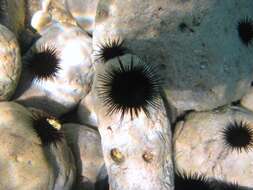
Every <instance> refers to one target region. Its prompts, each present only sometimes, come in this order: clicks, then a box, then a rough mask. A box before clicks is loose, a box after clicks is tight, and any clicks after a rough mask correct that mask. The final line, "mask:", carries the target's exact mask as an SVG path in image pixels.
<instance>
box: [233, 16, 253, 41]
mask: <svg viewBox="0 0 253 190" xmlns="http://www.w3.org/2000/svg"><path fill="white" fill-rule="evenodd" d="M237 30H238V34H239V37H240V39H241V41H242V43H243V44H245V45H246V46H249V45H250V44H251V43H252V40H253V20H252V19H251V18H249V17H245V18H244V19H243V20H240V21H239V23H238V26H237Z"/></svg>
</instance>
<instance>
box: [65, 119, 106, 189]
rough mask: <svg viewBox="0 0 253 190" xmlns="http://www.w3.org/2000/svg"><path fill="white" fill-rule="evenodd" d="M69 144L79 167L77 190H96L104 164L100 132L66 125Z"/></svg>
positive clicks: (79, 126) (75, 125)
mask: <svg viewBox="0 0 253 190" xmlns="http://www.w3.org/2000/svg"><path fill="white" fill-rule="evenodd" d="M63 130H64V131H65V134H66V137H67V141H68V144H69V146H70V148H71V149H72V151H73V153H74V155H75V160H76V166H77V185H76V187H75V189H76V190H79V189H80V190H82V189H87V190H94V189H95V183H96V180H97V176H98V174H99V171H100V169H101V168H102V166H103V164H104V160H103V155H102V147H101V142H100V136H99V133H98V131H96V130H94V129H91V128H89V127H86V126H84V125H79V124H71V123H69V124H64V125H63Z"/></svg>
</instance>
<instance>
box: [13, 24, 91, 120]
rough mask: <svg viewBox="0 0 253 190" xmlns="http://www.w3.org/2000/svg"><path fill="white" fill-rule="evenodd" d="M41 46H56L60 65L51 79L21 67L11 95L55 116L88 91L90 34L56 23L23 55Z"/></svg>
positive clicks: (27, 104) (66, 110)
mask: <svg viewBox="0 0 253 190" xmlns="http://www.w3.org/2000/svg"><path fill="white" fill-rule="evenodd" d="M41 46H49V47H53V48H56V51H57V55H58V57H59V59H60V62H59V67H60V69H59V70H58V71H57V74H56V76H55V77H54V78H53V79H47V80H41V81H37V80H32V79H31V75H30V74H29V70H25V71H24V73H23V75H22V81H21V83H20V84H19V88H18V92H17V93H16V96H15V97H17V101H19V102H20V103H22V104H24V105H26V106H31V107H35V108H39V109H42V110H44V111H46V112H48V113H50V114H52V115H53V116H59V115H61V114H63V113H66V112H68V111H69V110H70V109H72V108H73V107H74V106H76V105H77V104H78V103H79V101H81V99H82V98H83V97H85V96H86V94H87V93H88V92H89V91H90V85H91V82H92V76H93V68H92V64H91V58H90V54H91V51H92V50H91V38H90V37H89V36H88V35H86V34H85V33H84V32H83V31H82V30H81V29H79V28H76V27H71V26H63V25H59V24H56V25H55V26H54V27H50V28H49V29H48V30H47V31H44V32H43V33H42V37H41V38H40V39H39V40H38V41H37V42H36V44H35V46H34V47H33V48H32V49H31V51H30V52H28V53H27V56H29V54H32V53H33V51H34V50H36V49H39V48H41Z"/></svg>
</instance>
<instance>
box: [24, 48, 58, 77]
mask: <svg viewBox="0 0 253 190" xmlns="http://www.w3.org/2000/svg"><path fill="white" fill-rule="evenodd" d="M59 62H60V60H59V58H58V53H57V50H56V48H54V47H47V46H46V47H41V48H40V49H39V50H37V51H36V52H32V54H31V55H30V56H28V58H27V67H28V69H29V71H30V72H31V74H32V75H33V77H34V78H35V79H37V80H48V79H53V78H54V77H55V76H56V74H57V72H58V71H59V70H60V65H59Z"/></svg>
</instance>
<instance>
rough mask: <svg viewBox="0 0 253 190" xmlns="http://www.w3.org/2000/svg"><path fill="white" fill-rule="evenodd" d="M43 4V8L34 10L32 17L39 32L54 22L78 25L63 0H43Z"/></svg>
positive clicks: (32, 22)
mask: <svg viewBox="0 0 253 190" xmlns="http://www.w3.org/2000/svg"><path fill="white" fill-rule="evenodd" d="M41 4H42V5H41V9H40V10H37V11H36V12H34V14H33V16H32V18H31V25H32V27H33V28H34V29H36V30H37V31H38V32H40V33H41V32H42V31H43V30H46V29H48V28H49V27H51V25H53V24H54V23H62V24H71V25H73V26H76V21H75V20H74V19H73V18H72V16H71V15H70V13H69V12H68V11H67V10H66V9H65V6H64V2H63V0H43V1H42V3H41ZM28 6H29V5H28ZM30 6H32V4H31V5H30ZM31 9H32V7H31Z"/></svg>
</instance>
